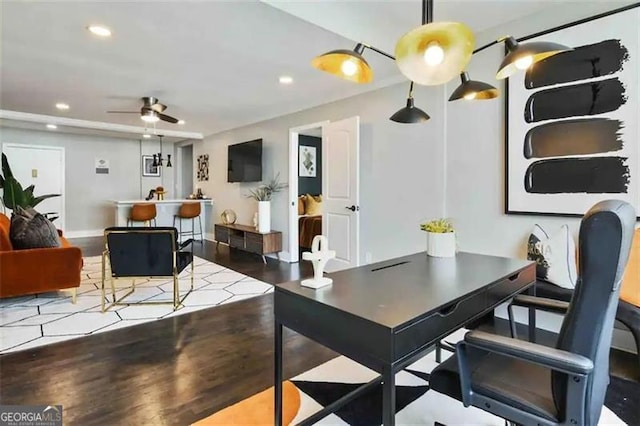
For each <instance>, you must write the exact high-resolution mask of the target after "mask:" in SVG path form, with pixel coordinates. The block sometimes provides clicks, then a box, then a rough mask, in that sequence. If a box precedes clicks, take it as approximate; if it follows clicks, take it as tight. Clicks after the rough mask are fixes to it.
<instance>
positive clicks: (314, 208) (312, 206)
mask: <svg viewBox="0 0 640 426" xmlns="http://www.w3.org/2000/svg"><path fill="white" fill-rule="evenodd" d="M304 204H305V206H306V209H305V214H308V215H309V216H319V215H321V214H322V195H317V196H313V195H309V194H307V197H306V198H305V200H304Z"/></svg>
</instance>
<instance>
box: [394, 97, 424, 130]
mask: <svg viewBox="0 0 640 426" xmlns="http://www.w3.org/2000/svg"><path fill="white" fill-rule="evenodd" d="M430 118H431V117H429V114H427V113H426V112H424V111H423V110H421V109H420V108H417V107H415V106H414V104H413V98H407V106H406V107H404V108H400V109H399V110H398V111H396V113H395V114H393V115H392V116H391V117H389V120H391V121H395V122H396V123H403V124H416V123H424V122H425V121H427V120H429V119H430Z"/></svg>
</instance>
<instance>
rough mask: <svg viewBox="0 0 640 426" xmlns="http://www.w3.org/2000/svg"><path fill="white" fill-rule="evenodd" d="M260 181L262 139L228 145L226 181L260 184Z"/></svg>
mask: <svg viewBox="0 0 640 426" xmlns="http://www.w3.org/2000/svg"><path fill="white" fill-rule="evenodd" d="M261 180H262V139H256V140H253V141H249V142H244V143H238V144H235V145H229V156H228V162H227V181H229V182H260V181H261Z"/></svg>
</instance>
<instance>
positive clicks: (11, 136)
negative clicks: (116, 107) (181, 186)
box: [0, 127, 174, 237]
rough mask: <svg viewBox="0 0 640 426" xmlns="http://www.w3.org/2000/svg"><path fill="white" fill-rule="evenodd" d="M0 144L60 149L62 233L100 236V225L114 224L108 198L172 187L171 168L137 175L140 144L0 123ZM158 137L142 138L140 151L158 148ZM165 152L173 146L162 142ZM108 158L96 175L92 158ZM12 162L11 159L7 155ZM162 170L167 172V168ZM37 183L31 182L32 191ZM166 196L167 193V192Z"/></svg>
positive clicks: (148, 152) (73, 235) (129, 196)
mask: <svg viewBox="0 0 640 426" xmlns="http://www.w3.org/2000/svg"><path fill="white" fill-rule="evenodd" d="M0 143H18V144H28V145H49V146H61V147H64V148H65V164H66V172H65V173H66V175H65V185H66V187H65V214H66V227H67V229H65V230H64V231H65V234H66V235H67V236H69V237H76V236H89V235H102V231H103V230H104V228H106V227H108V226H113V225H114V224H115V213H114V212H115V210H114V208H113V205H112V203H110V201H111V200H118V199H120V200H122V199H137V198H141V197H142V198H144V197H145V196H146V195H147V194H148V192H149V189H151V188H155V187H156V186H158V185H163V186H164V187H165V188H166V189H167V190H169V191H171V188H173V186H174V185H173V168H170V169H165V170H163V173H164V176H162V177H160V178H157V177H145V178H142V177H141V172H140V169H141V144H140V141H139V140H128V139H118V138H108V137H101V136H100V137H98V136H89V135H77V134H68V133H62V132H60V131H55V132H52V131H42V132H41V131H34V130H25V129H16V128H9V127H3V128H1V129H0ZM159 150H160V149H159V144H158V142H157V141H147V140H145V141H143V142H142V154H145V155H151V154H153V153H157V152H159ZM163 151H164V156H165V157H166V153H167V152H172V151H173V146H172V145H171V144H163ZM96 158H105V159H107V160H109V163H110V164H109V174H96V172H95V159H96ZM9 161H11V159H9ZM167 170H168V171H169V172H168V173H166V172H167ZM37 194H38V188H37V186H36V195H37ZM167 195H168V196H167V197H166V198H170V197H171V196H172V194H171V192H170V193H169V194H167Z"/></svg>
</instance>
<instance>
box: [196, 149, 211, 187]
mask: <svg viewBox="0 0 640 426" xmlns="http://www.w3.org/2000/svg"><path fill="white" fill-rule="evenodd" d="M197 177H198V182H203V181H208V180H209V154H202V155H198V170H197Z"/></svg>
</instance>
